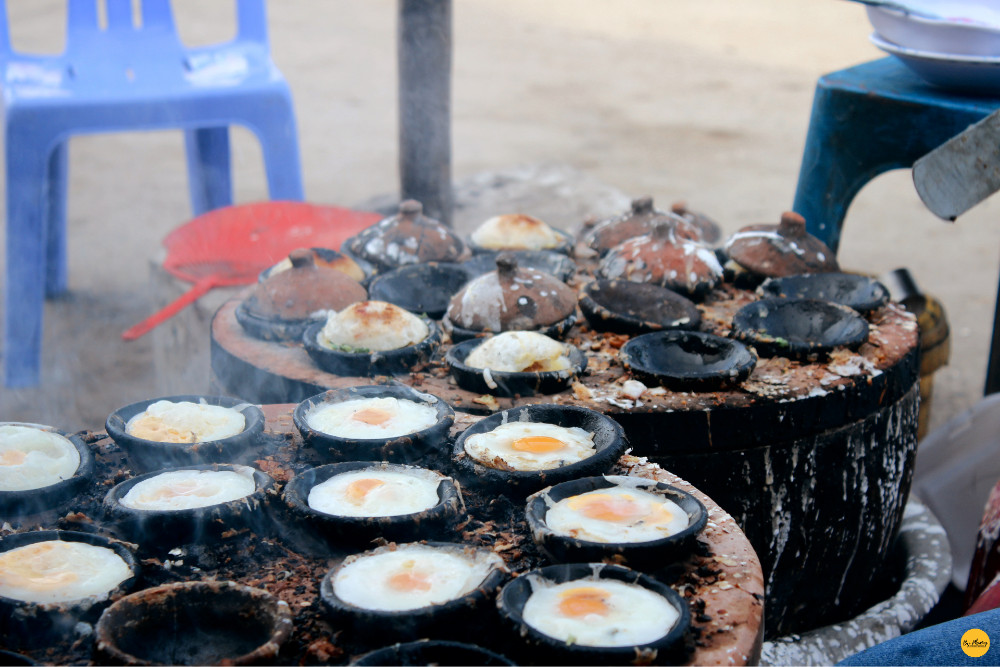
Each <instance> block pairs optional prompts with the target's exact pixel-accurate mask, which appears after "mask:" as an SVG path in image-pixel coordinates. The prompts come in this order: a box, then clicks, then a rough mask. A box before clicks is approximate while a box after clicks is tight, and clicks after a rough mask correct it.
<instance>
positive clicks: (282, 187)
mask: <svg viewBox="0 0 1000 667" xmlns="http://www.w3.org/2000/svg"><path fill="white" fill-rule="evenodd" d="M258 109H259V113H255V114H254V115H252V116H245V117H244V118H243V120H244V121H245V122H246V124H247V126H248V127H249V128H250V130H251V131H252V132H253V133H254V134H255V135H256V136H257V140H258V141H260V147H261V153H262V154H263V158H264V169H265V171H266V173H267V189H268V194H269V195H270V198H271V199H272V200H273V201H302V200H303V199H305V191H304V189H303V187H302V166H301V165H302V162H301V158H300V156H299V142H298V136H299V135H298V129H297V127H296V124H295V111H294V109H293V108H292V100H291V96H290V95H288V94H286V95H272V96H271V97H270V98H269V99H268V103H267V104H261V105H260V106H259V107H258V108H257V109H255V111H256V110H258Z"/></svg>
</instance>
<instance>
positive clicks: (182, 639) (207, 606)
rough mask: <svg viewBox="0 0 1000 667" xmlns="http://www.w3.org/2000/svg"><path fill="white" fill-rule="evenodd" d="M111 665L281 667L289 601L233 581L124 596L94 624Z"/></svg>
mask: <svg viewBox="0 0 1000 667" xmlns="http://www.w3.org/2000/svg"><path fill="white" fill-rule="evenodd" d="M94 630H95V636H96V642H95V650H96V653H97V655H98V656H99V657H100V662H102V663H104V664H120V665H156V664H165V665H218V664H226V665H258V664H265V665H266V664H277V657H278V651H279V650H280V648H281V646H282V644H284V642H285V641H286V640H287V639H288V637H289V636H290V635H291V632H292V613H291V610H290V609H289V607H288V603H286V602H284V601H283V600H279V599H278V598H277V597H276V596H274V595H272V594H271V593H268V592H267V591H265V590H261V589H258V588H251V587H249V586H244V585H242V584H237V583H235V582H232V581H185V582H181V583H172V584H164V585H162V586H157V587H155V588H147V589H145V590H142V591H139V592H137V593H133V594H131V595H127V596H125V597H123V598H122V599H121V600H118V601H117V602H116V603H114V604H113V605H111V606H110V607H108V608H107V609H106V610H105V611H104V613H103V614H102V615H101V618H100V620H99V621H98V623H97V626H96V627H95V629H94Z"/></svg>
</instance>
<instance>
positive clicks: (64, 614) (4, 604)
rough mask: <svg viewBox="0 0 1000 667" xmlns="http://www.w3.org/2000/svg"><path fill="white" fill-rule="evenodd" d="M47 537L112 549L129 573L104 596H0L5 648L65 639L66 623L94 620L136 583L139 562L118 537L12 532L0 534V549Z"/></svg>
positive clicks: (87, 534)
mask: <svg viewBox="0 0 1000 667" xmlns="http://www.w3.org/2000/svg"><path fill="white" fill-rule="evenodd" d="M48 540H61V541H63V542H82V543H84V544H90V545H93V546H96V547H105V548H108V549H111V550H112V551H114V552H115V553H116V554H117V555H118V556H119V557H120V558H121V559H122V560H123V561H125V564H126V565H127V566H128V569H129V570H130V571H131V573H132V574H131V576H129V577H128V578H127V579H125V580H124V581H122V582H121V583H119V584H118V585H117V586H115V587H114V588H113V589H111V590H110V591H108V594H107V595H106V596H104V597H98V596H90V597H87V598H83V599H80V600H70V601H67V602H25V601H24V600H16V599H14V598H8V597H2V596H0V636H3V637H4V640H5V645H6V647H7V648H40V647H46V646H52V645H53V644H57V643H59V642H62V641H65V640H66V628H67V627H73V626H74V625H75V624H76V623H78V622H81V621H82V622H86V623H94V622H96V621H97V618H98V616H99V615H100V613H101V611H102V610H103V609H104V608H105V607H107V606H108V605H109V604H110V603H111V599H112V598H114V597H117V596H119V595H123V594H125V593H127V592H129V591H131V590H132V589H133V588H134V587H135V585H136V581H137V578H138V572H139V563H138V561H137V559H136V557H135V554H133V552H132V550H131V549H130V548H129V547H127V546H126V545H125V544H124V543H122V542H119V541H118V540H115V539H112V538H110V537H105V536H103V535H98V534H95V533H81V532H76V531H71V530H37V531H30V532H26V533H14V534H12V535H7V536H6V537H3V538H0V552H5V551H10V550H11V549H16V548H18V547H24V546H27V545H29V544H35V543H36V542H45V541H48ZM5 664H6V663H5ZM25 664H29V663H25Z"/></svg>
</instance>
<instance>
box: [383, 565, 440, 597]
mask: <svg viewBox="0 0 1000 667" xmlns="http://www.w3.org/2000/svg"><path fill="white" fill-rule="evenodd" d="M413 565H414V563H413V561H408V562H407V563H406V564H405V565H404V567H403V569H402V570H400V571H399V572H396V573H395V574H393V575H392V576H390V577H389V580H388V583H389V588H391V589H393V590H396V591H399V592H400V593H416V592H421V593H423V592H426V591H429V590H430V589H431V580H430V578H428V576H427V575H426V574H425V573H423V572H420V571H417V570H414V569H413Z"/></svg>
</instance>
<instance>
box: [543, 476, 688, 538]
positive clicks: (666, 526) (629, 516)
mask: <svg viewBox="0 0 1000 667" xmlns="http://www.w3.org/2000/svg"><path fill="white" fill-rule="evenodd" d="M545 523H546V525H548V527H549V528H550V529H551V530H552V532H554V533H556V534H557V535H565V536H567V537H575V538H577V539H580V540H586V541H589V542H604V543H607V542H649V541H651V540H658V539H661V538H664V537H668V536H670V535H674V534H675V533H679V532H680V531H682V530H684V529H685V528H687V526H688V515H687V512H685V511H684V510H683V509H681V507H680V506H679V505H678V504H677V503H675V502H673V501H672V500H670V499H668V498H666V497H664V496H662V495H657V494H655V493H650V492H649V491H644V490H642V489H641V488H637V487H628V486H612V487H609V488H607V489H598V490H595V491H589V492H587V493H581V494H580V495H577V496H570V497H569V498H563V499H562V500H560V501H559V502H557V503H555V504H554V505H552V507H550V508H549V509H548V511H547V512H546V513H545Z"/></svg>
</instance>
